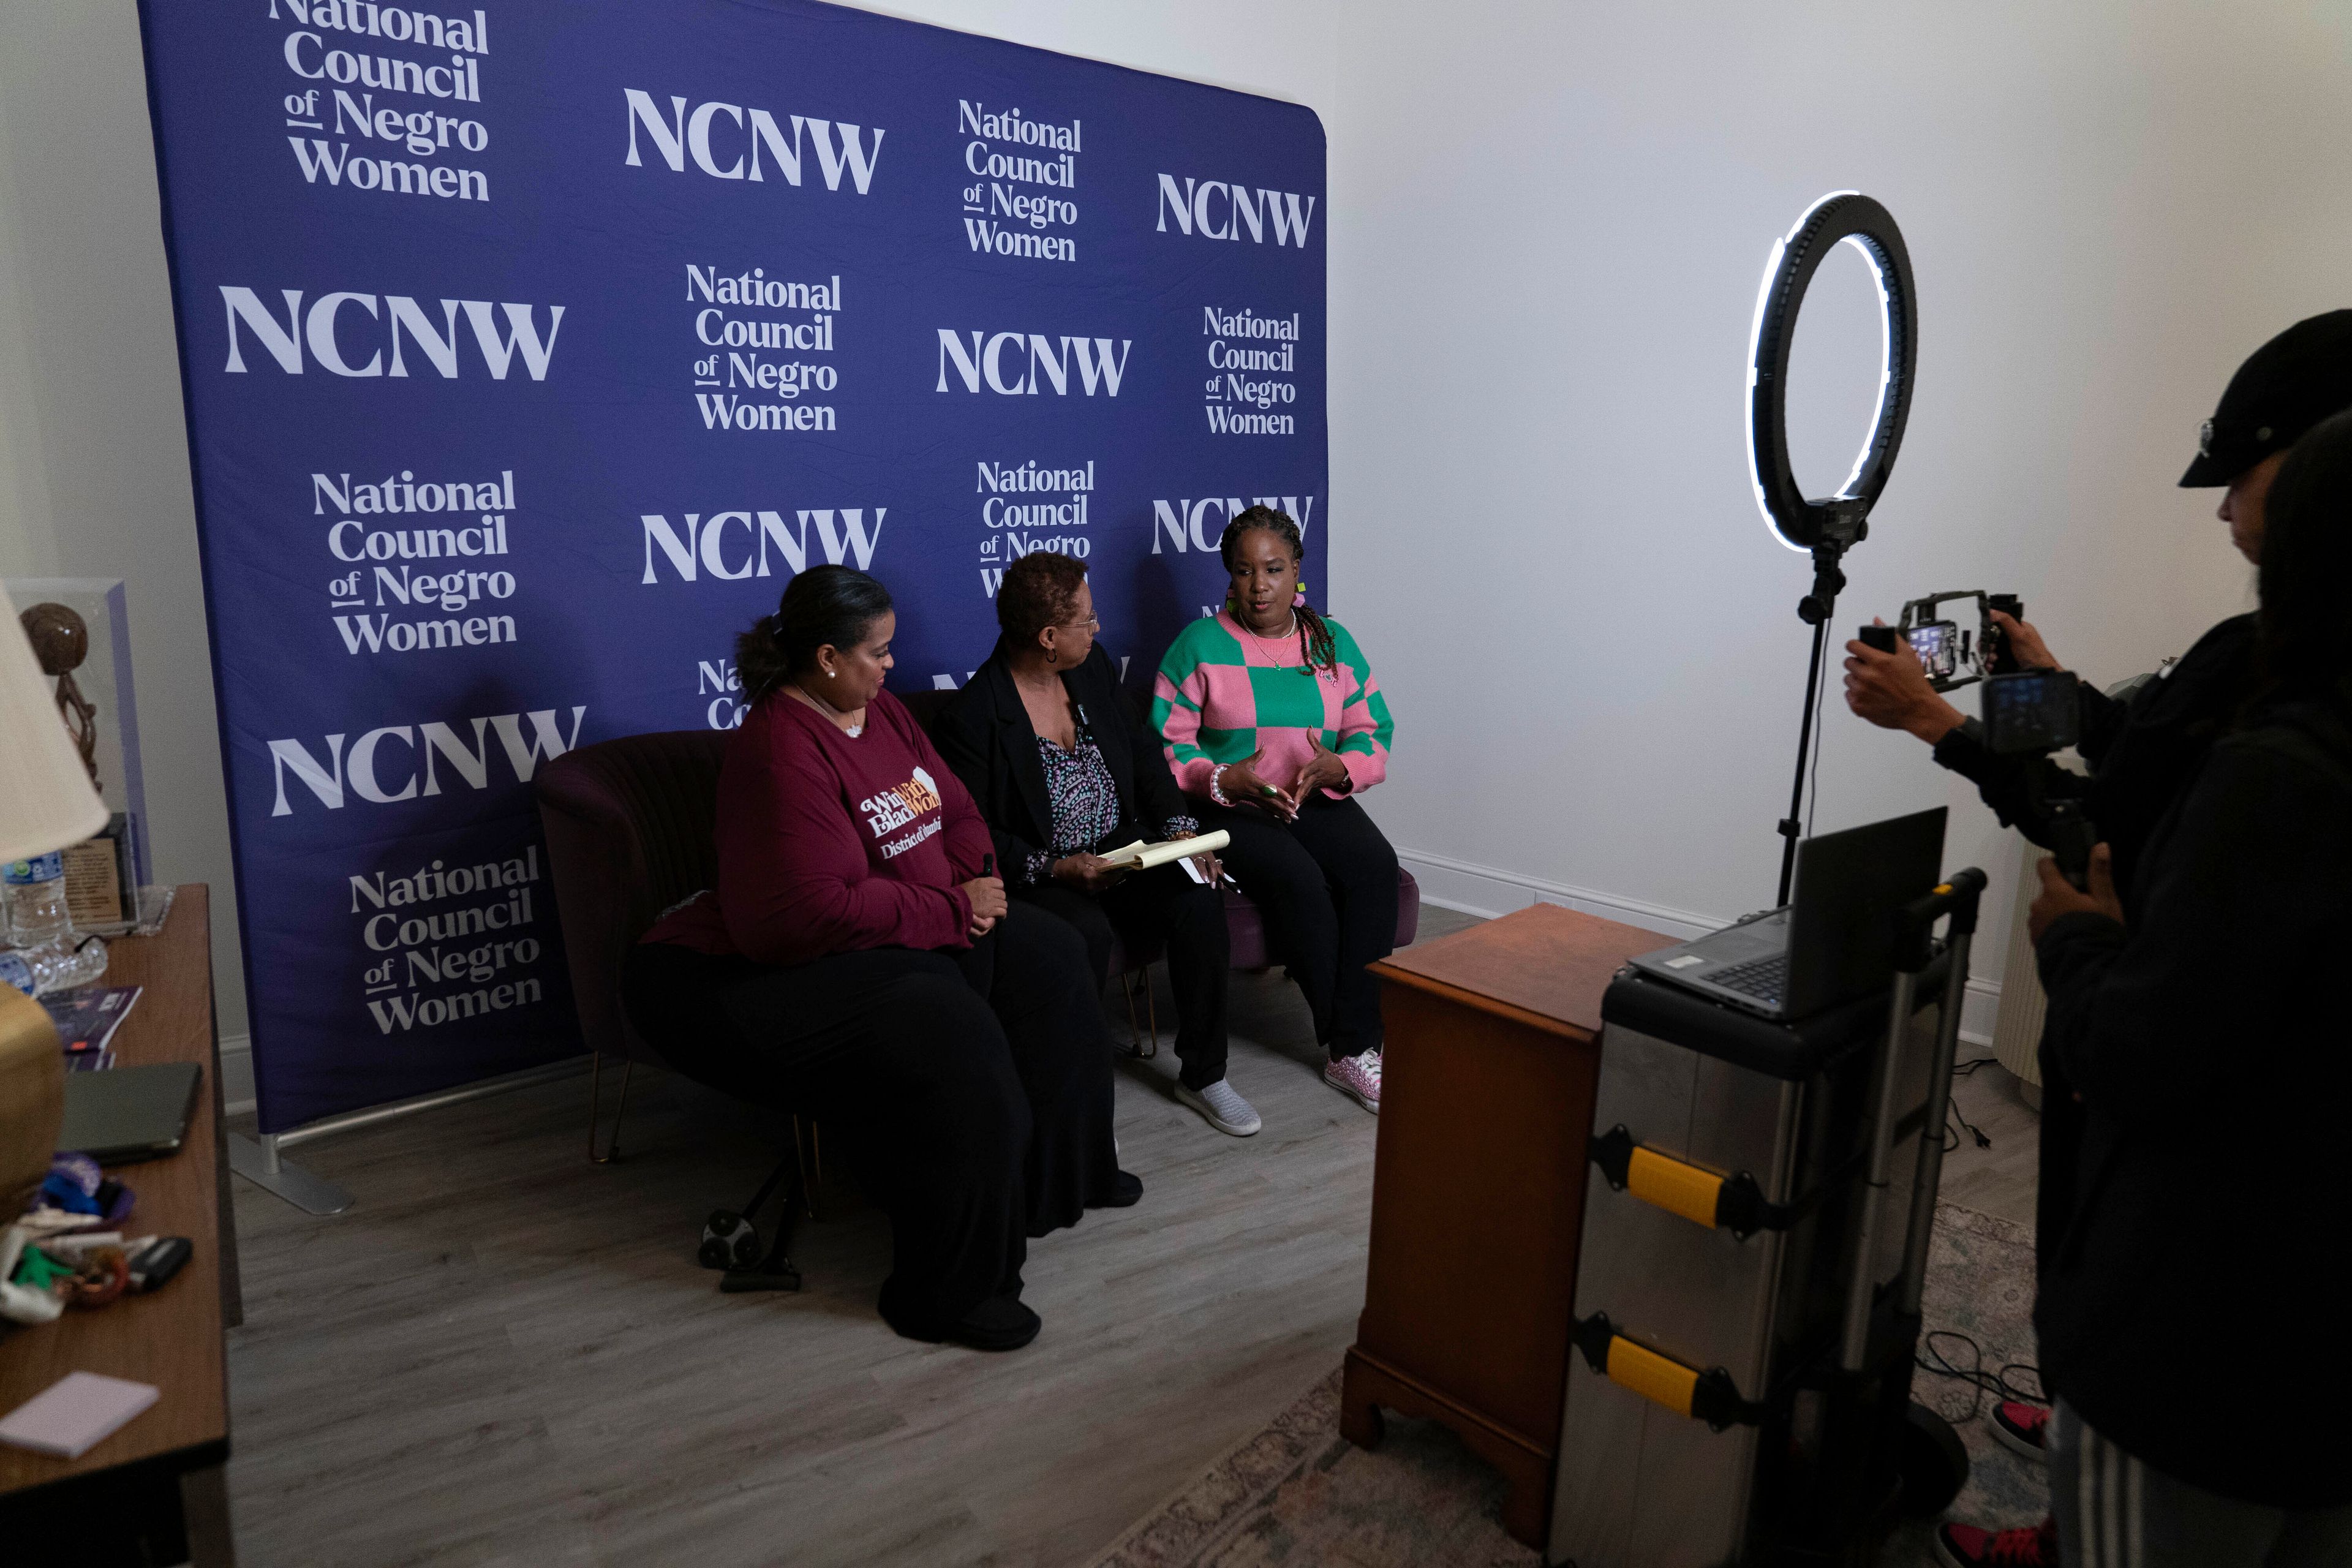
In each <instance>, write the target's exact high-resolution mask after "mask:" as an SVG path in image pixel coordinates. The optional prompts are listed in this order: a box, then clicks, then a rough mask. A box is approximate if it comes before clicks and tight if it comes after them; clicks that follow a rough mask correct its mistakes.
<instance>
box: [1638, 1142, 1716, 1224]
mask: <svg viewBox="0 0 2352 1568" xmlns="http://www.w3.org/2000/svg"><path fill="white" fill-rule="evenodd" d="M1625 1190H1626V1191H1628V1192H1630V1193H1632V1194H1633V1195H1634V1196H1635V1197H1637V1198H1639V1199H1641V1200H1642V1201H1643V1203H1645V1204H1654V1205H1657V1206H1658V1207H1660V1208H1662V1209H1664V1210H1665V1211H1666V1212H1667V1213H1668V1214H1678V1215H1682V1216H1683V1218H1685V1219H1686V1220H1690V1221H1692V1222H1693V1223H1695V1224H1698V1225H1703V1226H1707V1227H1708V1228H1709V1229H1713V1228H1714V1226H1715V1205H1716V1200H1717V1198H1719V1197H1720V1196H1721V1195H1722V1194H1723V1178H1722V1177H1721V1176H1718V1175H1716V1174H1715V1173H1713V1172H1710V1171H1702V1170H1700V1169H1699V1168H1698V1167H1697V1166H1696V1165H1685V1164H1684V1163H1682V1162H1681V1161H1680V1160H1669V1159H1667V1158H1666V1157H1665V1156H1664V1154H1656V1153H1653V1152H1650V1151H1649V1150H1647V1149H1644V1148H1642V1147H1640V1146H1639V1145H1636V1146H1635V1147H1634V1150H1633V1158H1632V1159H1631V1160H1629V1161H1628V1162H1626V1165H1625Z"/></svg>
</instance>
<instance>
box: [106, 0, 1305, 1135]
mask: <svg viewBox="0 0 2352 1568" xmlns="http://www.w3.org/2000/svg"><path fill="white" fill-rule="evenodd" d="M142 17H143V20H144V26H145V33H146V47H147V62H148V79H149V84H150V93H151V96H152V104H153V110H154V121H155V132H156V148H157V156H158V160H159V162H160V163H161V167H162V174H163V206H164V227H165V234H166V239H167V243H168V246H169V248H170V252H171V258H172V276H173V291H174V296H175V302H176V305H177V310H178V321H179V338H180V354H181V373H182V376H183V379H184V385H185V392H186V399H187V408H188V425H189V446H190V451H191V458H192V461H193V464H194V471H195V479H196V499H197V511H198V517H199V520H200V524H201V528H202V531H203V558H204V566H205V594H206V598H207V604H208V607H209V611H210V616H211V625H212V638H213V654H214V665H215V676H216V680H217V686H218V691H219V698H220V721H221V726H222V733H223V737H224V743H223V751H224V754H225V757H226V768H227V774H228V783H229V802H230V811H231V817H232V826H233V831H234V834H235V838H236V863H237V894H238V907H239V911H240V914H241V917H242V919H243V921H244V929H245V947H246V964H247V977H248V980H249V984H250V991H251V1005H252V1016H253V1024H252V1029H253V1039H254V1047H255V1058H256V1068H257V1077H258V1079H259V1091H260V1105H261V1124H262V1127H263V1129H264V1130H265V1131H282V1130H284V1129H287V1128H290V1127H293V1126H297V1125H299V1124H300V1123H302V1122H305V1121H312V1120H315V1119H317V1118H319V1117H321V1116H325V1115H329V1114H331V1113H333V1112H336V1111H341V1110H350V1109H353V1108H356V1107H361V1106H366V1105H372V1104H378V1103H382V1102H384V1101H387V1100H395V1099H400V1098H403V1097H405V1096H409V1095H414V1094H419V1093H423V1092H425V1091H428V1090H431V1089H438V1088H443V1087H446V1086H448V1085H450V1084H454V1083H459V1082H463V1081H466V1080H467V1079H476V1078H481V1077H486V1076H489V1075H492V1074H496V1073H501V1072H507V1071H511V1070H514V1069H516V1068H522V1067H527V1066H530V1065H532V1064H534V1063H538V1062H541V1061H545V1060H548V1059H551V1058H556V1057H560V1056H562V1055H566V1054H569V1053H572V1052H576V1051H577V1050H579V1049H580V1048H581V1047H580V1040H579V1036H578V1032H577V1027H576V1025H575V1023H574V1021H573V1016H572V1005H571V1001H570V995H569V985H568V983H567V980H566V976H565V971H564V963H563V955H562V943H561V939H560V936H559V933H558V932H557V930H556V927H555V920H554V899H553V896H552V892H551V886H550V881H549V869H548V866H547V860H546V855H545V851H544V848H543V847H542V846H541V839H540V834H539V826H538V820H537V816H536V814H535V812H534V810H533V808H532V805H531V801H530V777H531V775H532V773H533V772H534V771H535V770H536V769H537V768H539V767H540V766H541V765H542V764H543V763H545V762H546V761H547V759H549V758H551V757H552V756H555V755H558V754H560V753H561V752H565V751H568V750H570V749H572V747H575V746H583V745H587V744H590V743H592V742H597V741H601V740H606V739H609V738H611V737H614V736H616V735H625V734H632V733H636V732H640V731H653V730H677V729H686V728H693V727H702V726H711V727H719V728H725V727H728V726H730V725H732V724H734V723H736V722H738V721H740V715H741V712H742V699H741V692H740V686H739V685H738V683H737V681H736V679H735V670H734V667H733V664H732V660H731V648H732V644H733V639H734V637H735V635H736V633H737V632H738V631H740V630H741V629H742V628H743V627H744V626H747V625H749V624H750V623H751V621H752V620H753V619H754V618H755V617H756V616H760V615H761V614H762V613H764V612H766V611H768V610H770V609H772V608H773V607H774V605H775V602H776V597H777V595H778V594H779V593H781V592H782V588H783V585H784V584H785V583H786V582H787V581H788V580H789V579H790V578H791V576H792V574H793V573H795V572H798V571H801V570H803V568H804V567H806V566H809V565H811V564H814V563H824V562H846V563H852V564H854V565H856V566H858V567H860V568H862V569H865V570H867V571H871V572H873V573H874V574H877V576H879V577H881V578H882V579H883V580H884V581H885V582H886V583H887V584H889V586H890V589H891V591H892V593H893V594H894V595H896V596H897V598H898V605H899V617H900V618H899V623H898V627H899V630H898V672H897V676H896V677H895V683H896V684H898V686H899V687H900V688H901V689H905V688H910V687H936V686H940V685H942V684H954V685H961V684H962V682H963V681H964V680H965V679H967V677H968V674H969V672H970V671H971V669H972V668H973V667H974V666H975V665H977V664H978V663H979V662H980V660H981V659H982V658H984V657H985V656H986V654H987V652H988V649H989V647H990V645H991V643H992V640H993V638H994V636H995V624H994V610H993V606H992V602H991V600H992V595H993V593H994V590H995V586H996V583H997V580H998V578H999V577H1000V575H1001V574H1003V570H1004V567H1005V565H1006V563H1009V562H1011V561H1013V560H1014V559H1016V558H1018V557H1019V556H1020V555H1022V554H1023V553H1024V552H1028V551H1032V550H1040V549H1044V550H1059V551H1066V552H1069V553H1071V554H1075V555H1080V556H1083V557H1084V558H1086V560H1087V562H1088V563H1089V565H1090V567H1091V576H1092V579H1093V582H1094V585H1095V596H1096V603H1097V605H1098V606H1099V611H1100V614H1101V616H1102V621H1103V637H1104V640H1105V643H1106V645H1107V646H1108V647H1109V649H1110V650H1111V652H1112V653H1113V655H1114V656H1115V657H1118V658H1123V659H1125V660H1127V661H1129V662H1128V671H1127V679H1129V681H1130V682H1133V683H1136V684H1142V683H1145V682H1148V680H1149V679H1150V670H1151V669H1152V668H1153V667H1154V666H1155V665H1156V664H1157V662H1158V659H1159V656H1160V652H1161V650H1162V649H1163V648H1165V647H1166V646H1167V644H1168V641H1169V639H1170V638H1171V637H1172V636H1173V635H1174V634H1175V632H1176V630H1177V629H1178V627H1179V626H1181V624H1182V623H1183V622H1184V620H1186V619H1187V618H1188V617H1191V616H1197V615H1200V614H1202V612H1203V611H1204V609H1205V608H1207V607H1208V606H1210V605H1213V604H1215V603H1217V602H1218V601H1220V600H1221V599H1222V597H1223V573H1222V572H1221V570H1220V569H1219V567H1218V564H1217V562H1216V554H1215V545H1216V540H1217V536H1218V533H1219V531H1220V530H1221V529H1222V528H1223V524H1224V521H1225V519H1226V517H1227V516H1228V515H1229V514H1230V513H1231V512H1232V511H1233V510H1235V509H1238V508H1240V507H1243V506H1246V505H1248V504H1250V503H1251V502H1253V501H1256V500H1265V501H1270V502H1272V503H1273V504H1275V505H1276V506H1279V507H1281V508H1283V509H1284V510H1286V511H1288V512H1289V513H1290V514H1291V515H1292V516H1293V517H1295V518H1297V521H1299V523H1300V524H1301V525H1302V526H1303V527H1304V528H1305V530H1306V531H1307V545H1308V567H1309V577H1308V582H1309V590H1308V591H1309V592H1310V594H1316V595H1318V598H1319V585H1320V584H1321V581H1322V574H1321V572H1320V561H1321V555H1322V552H1321V549H1320V546H1321V544H1322V541H1323V535H1324V531H1325V529H1326V527H1327V525H1328V521H1329V509H1328V506H1327V505H1326V504H1325V502H1326V496H1327V489H1328V487H1327V483H1326V478H1327V456H1326V442H1325V426H1324V325H1325V323H1324V314H1325V313H1324V236H1325V234H1326V232H1327V230H1328V223H1329V215H1328V210H1327V208H1326V206H1325V203H1324V145H1323V132H1322V127H1321V125H1320V123H1319V122H1318V121H1317V119H1316V117H1315V115H1314V114H1313V113H1312V112H1311V111H1310V110H1306V109H1304V108H1300V107H1298V106H1296V105H1291V104H1285V103H1278V102H1275V101H1272V100H1266V99H1262V98H1255V97H1251V96H1248V95H1245V94H1242V93H1236V92H1230V91H1225V90H1223V89H1216V88H1210V87H1202V86H1200V85H1197V84H1193V83H1189V82H1183V81H1177V80H1171V79H1168V78H1164V77H1156V76H1150V75H1147V74H1144V73H1141V72H1137V71H1132V70H1126V69H1121V68H1116V67H1112V66H1106V65H1100V64H1096V63H1093V62H1090V61H1086V60H1079V59H1073V58H1066V57H1064V56H1059V55H1054V54H1049V53H1045V52H1044V51H1041V50H1037V49H1029V48H1022V47H1015V46H1012V45H1008V44H1003V43H997V42H993V41H991V40H988V39H984V38H978V37H969V36H966V35H962V34H958V33H953V32H948V31H944V30H941V29H939V28H933V27H928V26H919V25H917V24H913V23H908V22H902V21H897V20H892V19H889V18H886V17H881V16H872V15H869V14H866V13H863V12H859V11H854V10H848V9H845V8H840V7H835V6H831V5H821V4H814V3H806V0H597V3H593V4H590V3H584V0H530V3H522V0H499V3H498V4H495V5H490V6H488V7H487V8H482V9H465V10H455V9H448V8H443V7H437V6H433V5H424V4H420V5H393V4H381V3H376V0H237V3H236V4H234V5H229V4H196V3H194V0H146V3H145V4H143V5H142Z"/></svg>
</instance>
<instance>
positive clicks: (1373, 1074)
mask: <svg viewBox="0 0 2352 1568" xmlns="http://www.w3.org/2000/svg"><path fill="white" fill-rule="evenodd" d="M1323 1081H1324V1082H1325V1083H1328V1084H1329V1085H1330V1086H1331V1087H1332V1088H1333V1089H1338V1090H1339V1092H1340V1093H1341V1094H1344V1095H1346V1096H1347V1097H1348V1098H1349V1099H1350V1100H1354V1101H1355V1102H1356V1103H1357V1104H1359V1105H1360V1106H1362V1107H1363V1108H1364V1109H1365V1110H1369V1111H1370V1112H1371V1113H1372V1114H1373V1115H1375V1116H1378V1115H1379V1114H1380V1113H1381V1053H1380V1048H1379V1047H1373V1048H1372V1049H1370V1050H1369V1051H1366V1052H1364V1053H1363V1055H1361V1056H1355V1057H1341V1058H1339V1060H1338V1061H1336V1062H1333V1063H1331V1064H1330V1065H1329V1066H1328V1067H1326V1068H1324V1069H1323Z"/></svg>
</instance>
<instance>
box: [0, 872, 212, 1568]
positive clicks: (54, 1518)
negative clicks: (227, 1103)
mask: <svg viewBox="0 0 2352 1568" xmlns="http://www.w3.org/2000/svg"><path fill="white" fill-rule="evenodd" d="M209 893H210V889H207V888H206V887H205V885H204V884H203V883H201V882H192V883H189V884H187V885H185V886H184V887H182V888H180V889H178V890H177V891H176V893H175V894H174V896H173V906H172V915H171V919H170V920H168V921H165V922H164V925H163V930H162V931H159V932H157V933H156V934H155V935H153V936H149V937H125V938H123V939H121V941H119V942H112V943H110V944H109V946H108V949H107V960H108V962H107V968H106V978H105V979H104V981H103V982H102V983H101V984H107V985H142V986H144V987H146V990H145V992H144V993H143V994H142V995H141V996H140V998H139V1001H138V1004H137V1005H136V1006H134V1007H133V1008H132V1009H131V1016H130V1017H128V1018H126V1019H124V1020H123V1022H122V1027H121V1030H119V1031H118V1032H117V1033H116V1035H115V1037H114V1053H115V1060H116V1062H117V1064H118V1065H120V1066H122V1067H138V1066H142V1065H145V1064H147V1063H150V1062H197V1063H200V1064H202V1066H203V1068H204V1071H205V1079H206V1080H207V1081H206V1082H205V1085H204V1087H203V1088H202V1089H201V1090H200V1091H199V1092H198V1094H197V1097H196V1113H195V1116H194V1119H193V1120H192V1121H190V1122H189V1124H188V1136H187V1141H186V1142H185V1143H184V1144H183V1145H182V1146H181V1149H180V1152H178V1153H176V1154H173V1155H171V1156H169V1157H168V1158H165V1159H162V1160H149V1161H144V1162H142V1163H138V1164H135V1165H124V1166H122V1167H121V1168H120V1169H119V1170H110V1171H109V1172H108V1174H109V1175H112V1176H117V1177H119V1178H120V1179H121V1180H122V1181H123V1182H126V1183H128V1184H130V1186H131V1189H132V1190H133V1191H134V1192H136V1193H137V1194H139V1206H138V1207H137V1209H135V1210H134V1211H133V1212H132V1214H131V1218H130V1220H129V1221H128V1222H127V1225H128V1227H129V1229H130V1231H131V1233H133V1234H136V1235H141V1236H146V1235H154V1236H184V1237H188V1238H189V1240H190V1241H192V1242H193V1243H194V1252H193V1253H192V1254H191V1255H190V1257H189V1258H188V1261H187V1263H186V1265H185V1266H184V1268H182V1269H181V1270H180V1273H179V1276H178V1277H177V1278H176V1279H173V1281H172V1282H171V1283H170V1284H168V1285H166V1286H164V1287H163V1289H160V1290H158V1291H156V1292H155V1294H153V1295H152V1296H129V1297H124V1298H123V1299H121V1300H117V1301H115V1302H114V1303H112V1304H111V1305H110V1306H107V1307H103V1308H100V1309H99V1310H95V1311H88V1312H84V1311H77V1310H73V1309H71V1308H68V1310H67V1311H66V1315H65V1316H64V1317H62V1318H60V1319H58V1321H56V1322H54V1323H49V1324H47V1325H45V1326H43V1327H40V1328H30V1329H22V1330H19V1331H16V1332H15V1333H12V1334H10V1335H9V1336H8V1337H7V1338H6V1339H5V1340H0V1410H13V1409H15V1408H16V1406H17V1405H21V1404H23V1403H24V1402H25V1401H26V1400H27V1399H30V1398H31V1397H33V1395H35V1394H38V1393H40V1392H41V1391H42V1390H43V1389H45V1388H47V1387H48V1386H49V1385H50V1384H53V1383H55V1382H57V1381H58V1379H59V1378H61V1377H63V1376H65V1375H66V1374H67V1373H69V1372H96V1373H105V1374H106V1375H107V1376H110V1377H122V1378H129V1379H131V1380H132V1381H133V1382H137V1383H147V1384H154V1385H155V1387H157V1388H158V1389H160V1390H162V1394H163V1396H162V1397H161V1398H160V1399H158V1400H157V1401H156V1402H155V1404H154V1405H152V1407H150V1408H149V1409H148V1410H146V1411H144V1412H142V1414H141V1415H137V1416H134V1417H133V1418H132V1419H131V1422H130V1423H129V1424H128V1425H126V1426H123V1427H122V1429H121V1430H120V1431H118V1432H116V1433H115V1434H114V1435H113V1436H110V1437H108V1438H107V1439H106V1440H105V1441H104V1442H102V1443H100V1444H99V1445H98V1446H97V1447H94V1448H92V1449H91V1450H90V1451H89V1453H87V1454H84V1455H83V1456H82V1457H81V1458H79V1459H73V1460H65V1459H57V1458H49V1457H47V1456H46V1455H41V1454H32V1453H27V1452H26V1451H25V1450H23V1449H21V1448H6V1447H0V1540H5V1541H8V1542H9V1543H10V1545H11V1547H12V1549H13V1548H14V1547H15V1546H17V1545H19V1544H22V1543H23V1542H25V1541H26V1539H27V1538H28V1537H27V1534H26V1533H20V1532H28V1533H29V1536H30V1538H36V1539H38V1538H44V1537H46V1536H47V1535H48V1534H50V1533H52V1532H55V1533H58V1534H62V1535H63V1536H65V1537H66V1538H67V1539H68V1540H71V1539H72V1538H73V1537H75V1536H76V1535H78V1534H79V1535H84V1536H86V1538H87V1542H88V1544H89V1545H91V1546H93V1547H99V1546H100V1543H101V1542H104V1543H109V1544H110V1543H111V1542H113V1541H114V1540H115V1539H117V1538H119V1539H120V1540H121V1542H139V1543H143V1544H144V1545H145V1546H146V1547H147V1549H148V1550H150V1551H151V1552H153V1553H154V1554H155V1555H154V1557H153V1561H156V1562H159V1563H180V1562H185V1561H191V1560H193V1561H194V1563H197V1564H199V1565H200V1568H215V1564H229V1563H234V1562H235V1553H234V1548H233V1547H232V1545H231V1543H230V1539H229V1528H228V1501H227V1493H226V1488H225V1487H224V1485H223V1478H222V1472H221V1467H222V1466H223V1465H224V1464H225V1463H226V1461H227V1459H228V1369H227V1352H226V1343H225V1342H224V1340H223V1337H222V1335H223V1331H224V1328H225V1326H226V1325H227V1324H233V1323H235V1322H236V1321H238V1319H239V1317H240V1316H241V1313H240V1311H239V1304H238V1300H237V1290H236V1229H235V1226H234V1224H233V1221H232V1218H231V1211H230V1208H229V1194H228V1163H227V1161H226V1159H225V1158H224V1146H223V1141H222V1131H221V1091H220V1054H219V1048H218V1039H217V1035H216V1031H215V1024H214V1018H213V969H212V905H211V899H210V897H209ZM76 1521H82V1522H81V1523H80V1525H79V1528H78V1527H77V1524H76ZM173 1552H177V1555H173V1554H172V1553H173ZM11 1560H12V1561H13V1558H12V1559H11ZM61 1560H62V1561H70V1562H112V1561H115V1560H116V1559H115V1558H114V1557H112V1556H110V1555H105V1554H104V1552H103V1550H102V1549H100V1550H99V1551H98V1552H96V1553H95V1554H89V1553H86V1554H80V1555H73V1556H68V1557H67V1558H64V1559H61ZM27 1561H30V1559H29V1558H28V1559H27Z"/></svg>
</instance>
